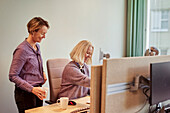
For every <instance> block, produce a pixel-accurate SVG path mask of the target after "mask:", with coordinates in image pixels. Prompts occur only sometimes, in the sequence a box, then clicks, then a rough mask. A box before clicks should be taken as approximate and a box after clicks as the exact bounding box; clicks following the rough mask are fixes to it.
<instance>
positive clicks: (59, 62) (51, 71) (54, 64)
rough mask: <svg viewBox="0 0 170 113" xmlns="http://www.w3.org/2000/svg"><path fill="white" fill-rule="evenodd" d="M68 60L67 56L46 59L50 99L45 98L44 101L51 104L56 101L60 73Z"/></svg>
mask: <svg viewBox="0 0 170 113" xmlns="http://www.w3.org/2000/svg"><path fill="white" fill-rule="evenodd" d="M69 61H70V60H69V59H67V58H56V59H49V60H47V71H48V79H49V87H50V100H46V101H45V102H46V103H48V104H52V103H55V102H56V100H57V95H58V93H59V91H60V87H61V79H62V73H63V70H64V68H65V66H66V65H67V64H68V63H69Z"/></svg>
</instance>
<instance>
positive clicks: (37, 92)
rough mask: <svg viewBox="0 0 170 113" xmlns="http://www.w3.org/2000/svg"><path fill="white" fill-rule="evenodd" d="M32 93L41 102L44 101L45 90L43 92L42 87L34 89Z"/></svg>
mask: <svg viewBox="0 0 170 113" xmlns="http://www.w3.org/2000/svg"><path fill="white" fill-rule="evenodd" d="M32 93H33V94H34V95H36V96H37V97H38V98H39V99H40V100H43V99H44V98H46V97H45V93H46V92H45V90H43V89H42V88H41V87H33V89H32Z"/></svg>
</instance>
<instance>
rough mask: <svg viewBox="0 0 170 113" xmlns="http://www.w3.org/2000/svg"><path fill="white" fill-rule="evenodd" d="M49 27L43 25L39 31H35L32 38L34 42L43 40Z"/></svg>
mask: <svg viewBox="0 0 170 113" xmlns="http://www.w3.org/2000/svg"><path fill="white" fill-rule="evenodd" d="M47 30H48V28H47V27H46V26H43V27H42V28H41V29H39V30H38V31H37V32H33V34H32V37H33V38H32V39H33V41H34V42H39V43H40V42H41V40H42V39H43V38H45V34H46V33H47Z"/></svg>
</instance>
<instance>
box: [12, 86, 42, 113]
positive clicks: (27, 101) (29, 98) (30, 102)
mask: <svg viewBox="0 0 170 113" xmlns="http://www.w3.org/2000/svg"><path fill="white" fill-rule="evenodd" d="M15 102H16V104H17V107H18V111H19V113H25V110H27V109H31V108H35V107H40V106H42V105H43V101H42V100H40V99H39V98H38V97H37V96H36V95H34V94H33V93H29V92H27V91H24V90H22V89H20V88H17V87H16V86H15Z"/></svg>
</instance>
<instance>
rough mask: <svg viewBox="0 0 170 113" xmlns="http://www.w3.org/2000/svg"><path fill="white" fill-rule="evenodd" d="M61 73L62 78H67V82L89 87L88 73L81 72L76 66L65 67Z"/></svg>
mask: <svg viewBox="0 0 170 113" xmlns="http://www.w3.org/2000/svg"><path fill="white" fill-rule="evenodd" d="M87 70H88V68H87ZM87 70H86V71H87ZM63 75H64V76H63V77H64V79H65V80H68V82H69V83H72V84H75V85H80V86H84V87H90V78H89V77H88V75H85V74H83V73H82V72H81V71H80V69H79V68H77V67H76V66H68V67H66V68H65V70H64V73H63Z"/></svg>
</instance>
